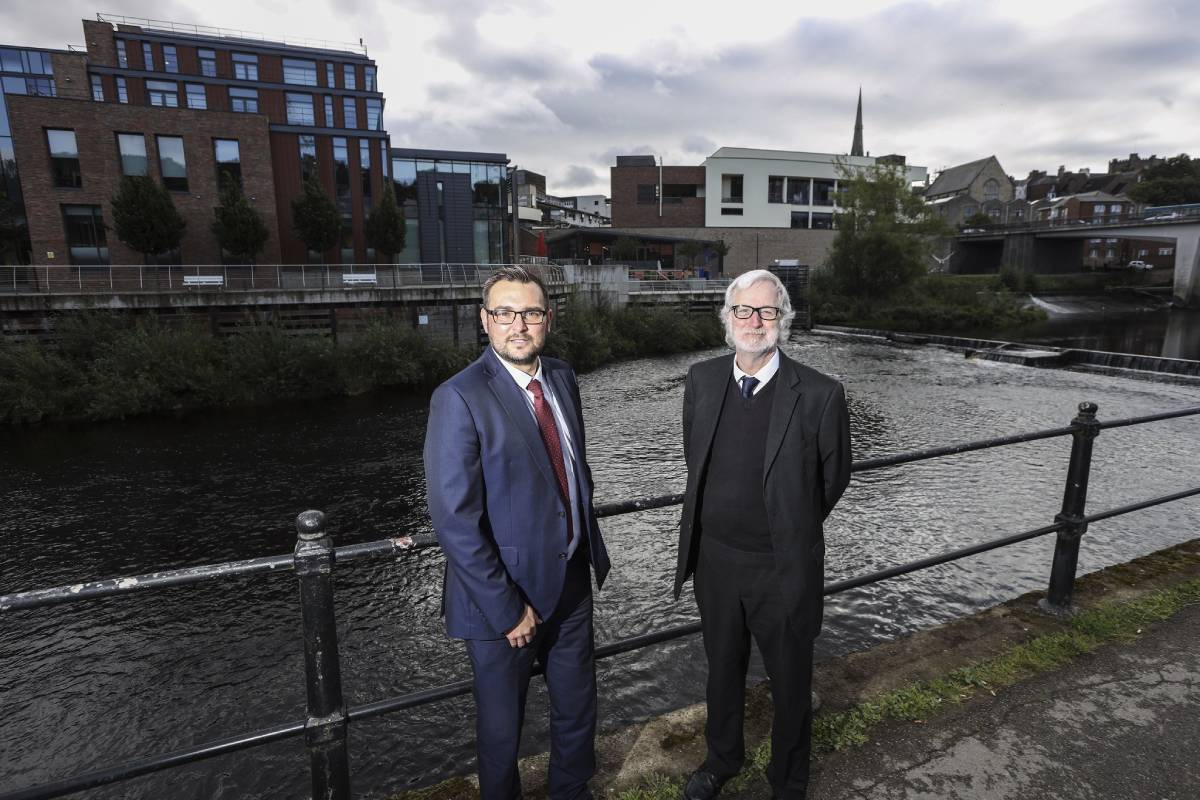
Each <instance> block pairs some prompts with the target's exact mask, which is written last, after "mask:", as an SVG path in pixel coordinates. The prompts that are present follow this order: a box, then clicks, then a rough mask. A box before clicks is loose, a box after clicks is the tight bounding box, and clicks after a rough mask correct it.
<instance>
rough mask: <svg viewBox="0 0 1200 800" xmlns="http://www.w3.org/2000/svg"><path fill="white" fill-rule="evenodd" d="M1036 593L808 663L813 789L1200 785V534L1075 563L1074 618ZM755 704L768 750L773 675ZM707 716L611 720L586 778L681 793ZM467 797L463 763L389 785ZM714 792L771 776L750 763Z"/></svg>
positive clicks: (1008, 795)
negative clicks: (415, 785) (438, 779)
mask: <svg viewBox="0 0 1200 800" xmlns="http://www.w3.org/2000/svg"><path fill="white" fill-rule="evenodd" d="M1041 596H1042V594H1041V593H1030V594H1026V595H1022V596H1021V597H1017V598H1015V599H1013V600H1010V601H1008V602H1006V603H1003V604H1001V605H998V606H995V607H993V608H990V609H987V610H985V611H982V612H980V613H978V614H975V615H973V616H971V617H967V618H964V619H961V620H957V621H954V622H951V623H948V624H945V625H941V626H938V627H936V628H932V629H930V630H926V631H921V632H918V633H916V634H913V635H910V636H907V637H904V638H902V639H898V640H896V641H893V642H889V643H886V644H882V645H879V646H876V647H874V648H871V649H870V650H866V651H863V652H859V653H853V654H850V655H848V656H844V657H841V658H835V659H832V660H829V661H826V662H823V663H821V664H818V665H817V669H816V675H815V688H816V690H817V692H818V693H819V694H820V696H821V698H822V709H821V711H820V713H819V714H818V722H817V731H818V733H817V744H818V750H822V751H824V752H819V753H818V755H817V757H816V759H815V761H814V772H813V782H812V785H811V791H810V797H811V798H813V799H814V800H835V799H836V800H851V799H853V800H863V799H864V798H889V799H890V798H905V799H906V800H908V799H910V798H911V799H913V800H915V799H916V798H962V799H963V800H968V799H974V798H988V799H989V800H1010V799H1011V800H1017V798H1021V799H1022V800H1024V799H1025V798H1032V797H1039V798H1040V797H1054V798H1064V799H1066V798H1093V797H1095V798H1099V797H1121V798H1155V799H1156V800H1175V799H1176V798H1178V800H1184V799H1185V798H1187V800H1194V798H1196V797H1200V761H1198V760H1197V759H1196V758H1195V750H1194V747H1195V742H1197V741H1200V713H1197V712H1198V711H1200V645H1197V642H1200V606H1198V605H1197V600H1200V539H1196V540H1193V541H1191V542H1187V543H1185V544H1182V545H1177V546H1175V547H1172V548H1168V549H1165V550H1162V551H1159V552H1157V553H1153V554H1151V555H1148V556H1145V557H1143V558H1140V559H1137V560H1135V561H1132V562H1130V563H1128V564H1121V565H1117V566H1113V567H1109V568H1107V569H1105V570H1101V571H1099V572H1095V573H1091V574H1089V575H1086V576H1084V577H1082V578H1080V579H1079V580H1078V582H1077V584H1076V592H1075V604H1076V607H1077V609H1078V610H1079V611H1080V614H1079V615H1078V616H1077V617H1076V618H1075V621H1072V620H1069V619H1063V618H1058V617H1053V616H1048V615H1046V614H1043V613H1042V612H1040V611H1039V610H1038V609H1037V605H1036V604H1037V601H1038V600H1039V599H1040V598H1041ZM1181 598H1182V599H1181ZM1172 603H1173V604H1174V605H1172ZM1080 620H1085V621H1086V624H1083V625H1081V624H1079V621H1080ZM602 691H603V689H602ZM747 717H748V719H747V730H746V736H747V746H748V748H749V749H750V750H751V751H753V750H755V749H756V748H757V754H758V755H759V757H760V758H761V756H762V755H763V742H764V741H765V739H766V735H767V732H768V730H769V727H770V718H771V704H770V700H769V687H768V686H766V685H765V684H764V685H760V686H757V687H754V689H753V690H752V691H751V692H750V695H749V700H748V708H747ZM703 726H704V708H703V706H702V705H697V706H692V707H689V708H684V709H681V710H679V711H675V712H672V713H670V714H667V715H665V716H662V717H658V718H655V719H652V720H649V721H647V722H645V723H642V724H639V725H634V726H631V727H629V728H625V729H622V730H619V731H615V732H612V733H609V734H605V735H603V736H602V737H600V740H599V756H600V768H599V773H598V775H597V777H596V780H595V781H594V782H593V791H594V792H595V793H596V795H597V797H608V798H623V800H659V798H664V799H665V798H675V797H678V796H679V795H678V793H679V789H678V786H679V785H680V779H681V778H682V777H683V776H686V775H687V773H688V772H690V771H691V770H692V769H694V768H695V766H696V765H698V764H699V763H700V762H701V760H702V759H703V755H704V735H703ZM546 759H547V757H546V756H545V755H540V756H534V757H531V758H529V759H526V760H525V761H523V763H522V776H523V783H524V786H525V789H526V791H525V796H526V797H527V798H542V797H545V796H546V795H545V774H546ZM751 760H753V759H751ZM475 796H477V794H476V791H475V788H474V783H473V778H472V777H465V778H455V779H451V780H449V781H446V782H444V783H442V784H439V785H437V786H432V787H429V788H427V789H424V790H419V791H415V792H408V793H405V794H403V795H400V796H399V798H396V800H401V798H403V800H434V799H435V798H437V799H438V800H442V799H448V798H471V797H475ZM722 797H727V798H731V799H732V800H738V798H741V799H742V800H760V799H761V800H768V798H769V797H770V791H769V789H768V788H767V786H766V782H765V780H764V779H763V777H762V771H761V769H760V768H756V767H754V766H749V767H747V769H746V770H745V771H744V772H743V777H742V778H741V779H740V780H739V781H738V782H737V783H736V785H732V786H730V787H727V789H726V791H725V792H724V793H723V795H722Z"/></svg>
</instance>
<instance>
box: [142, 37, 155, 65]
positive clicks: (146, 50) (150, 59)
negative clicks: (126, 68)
mask: <svg viewBox="0 0 1200 800" xmlns="http://www.w3.org/2000/svg"><path fill="white" fill-rule="evenodd" d="M142 63H143V64H145V66H146V69H148V70H153V69H154V48H152V47H151V46H150V43H149V42H142Z"/></svg>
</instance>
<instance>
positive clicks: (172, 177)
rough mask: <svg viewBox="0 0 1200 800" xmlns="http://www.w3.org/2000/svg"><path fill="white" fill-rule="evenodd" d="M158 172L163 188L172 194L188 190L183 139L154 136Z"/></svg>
mask: <svg viewBox="0 0 1200 800" xmlns="http://www.w3.org/2000/svg"><path fill="white" fill-rule="evenodd" d="M155 143H156V144H157V145H158V170H159V172H160V173H162V179H163V186H165V187H167V188H168V189H170V190H171V191H172V192H186V191H187V190H188V176H187V158H186V157H184V154H183V139H182V137H179V136H156V137H155Z"/></svg>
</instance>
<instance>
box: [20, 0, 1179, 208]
mask: <svg viewBox="0 0 1200 800" xmlns="http://www.w3.org/2000/svg"><path fill="white" fill-rule="evenodd" d="M94 1H95V0H87V2H81V0H57V1H56V2H54V3H40V4H38V7H39V8H40V9H45V10H37V11H33V10H30V6H31V5H32V4H31V3H28V2H23V3H20V4H19V5H20V6H21V11H20V13H19V14H18V13H16V12H15V6H16V5H18V4H16V3H10V4H7V6H8V7H7V9H6V10H4V11H0V31H3V33H0V39H2V40H3V42H4V43H6V44H32V45H37V46H47V47H64V46H65V45H67V44H80V43H82V40H83V36H82V29H81V27H80V24H79V20H80V19H82V18H84V17H89V18H90V17H94V14H95V12H96V11H97V10H101V11H104V10H108V11H113V12H119V13H122V14H125V15H128V16H144V17H153V18H155V19H167V20H172V21H179V22H188V23H195V24H201V25H211V26H220V27H226V28H236V29H241V30H247V31H254V32H260V33H268V34H276V35H278V34H285V35H287V36H289V37H292V36H295V37H312V38H320V39H329V40H337V41H351V42H355V41H357V40H358V39H359V38H360V37H361V38H362V39H363V41H364V42H365V44H366V45H367V48H368V50H369V53H370V55H371V56H372V57H373V58H374V59H375V61H376V62H377V64H378V66H379V80H380V86H381V88H382V89H383V92H384V95H385V97H386V98H387V108H386V113H385V123H386V127H387V129H388V131H389V132H390V133H391V136H392V143H393V146H405V147H430V148H444V149H463V150H481V151H487V152H503V153H506V154H507V155H508V156H509V158H510V159H511V160H512V162H513V163H514V164H517V165H519V166H521V167H525V168H528V169H532V170H534V171H537V172H541V173H544V174H545V175H546V176H547V188H548V190H549V191H550V192H551V193H556V194H563V195H569V194H583V193H593V192H596V193H600V192H602V193H605V194H607V193H608V168H609V167H610V166H612V165H613V164H614V157H615V156H616V155H617V154H628V153H649V154H654V155H657V156H660V157H662V158H663V159H665V162H666V163H667V164H699V163H701V162H702V161H703V160H704V158H705V157H706V156H708V155H710V154H711V153H712V152H713V150H715V149H716V148H717V147H721V146H734V147H762V148H772V149H781V150H808V151H816V152H833V153H843V152H847V151H848V150H849V148H850V141H851V137H852V133H853V124H854V104H855V99H856V96H857V93H858V88H859V86H860V85H861V86H862V90H863V104H864V128H865V143H866V149H867V150H868V151H869V152H871V153H872V154H874V155H883V154H885V153H903V154H905V155H907V156H908V159H909V163H910V164H917V165H921V166H927V167H929V168H930V171H931V172H933V171H936V170H938V169H941V168H943V167H948V166H953V165H955V164H959V163H962V162H964V161H970V160H973V159H975V158H980V157H984V156H988V155H992V154H995V155H996V156H997V157H999V159H1000V162H1001V163H1002V164H1003V165H1004V167H1005V169H1006V170H1007V171H1008V172H1009V173H1010V174H1012V175H1014V176H1017V177H1023V176H1025V175H1026V174H1028V172H1029V171H1030V170H1031V169H1045V170H1054V169H1056V168H1057V167H1058V166H1059V165H1060V164H1061V165H1065V166H1066V167H1067V168H1068V169H1078V168H1081V167H1090V168H1092V169H1093V170H1099V171H1102V170H1104V169H1105V168H1106V166H1107V162H1108V159H1110V158H1112V157H1114V156H1125V155H1128V154H1129V153H1131V152H1138V153H1141V154H1142V155H1149V154H1151V153H1157V154H1159V155H1168V154H1176V153H1180V152H1191V153H1192V154H1196V152H1197V151H1200V148H1198V147H1197V146H1196V141H1197V139H1196V137H1197V135H1198V133H1197V132H1200V47H1198V46H1197V33H1196V32H1197V30H1200V3H1193V2H1185V1H1184V0H1092V1H1091V2H1076V0H1055V1H1054V2H1047V1H1046V0H1038V1H1037V2H1027V1H1026V0H1009V2H1006V3H1003V4H996V3H983V2H978V1H977V0H971V1H967V0H944V1H942V0H925V1H918V2H887V1H886V0H874V1H872V0H864V1H863V2H858V0H841V2H823V3H812V2H783V0H775V1H774V2H770V1H769V0H736V2H728V3H720V4H716V3H714V4H708V3H701V2H697V1H696V0H686V2H685V1H684V0H596V1H595V2H578V1H576V2H564V1H563V0H558V1H557V2H552V1H551V0H236V2H235V0H207V1H206V2H199V0H123V2H120V3H108V4H106V5H107V6H113V7H112V8H98V7H96V6H95V5H94Z"/></svg>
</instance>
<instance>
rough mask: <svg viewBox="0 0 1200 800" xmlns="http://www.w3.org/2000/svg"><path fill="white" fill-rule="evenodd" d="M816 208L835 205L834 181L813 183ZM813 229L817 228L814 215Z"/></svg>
mask: <svg viewBox="0 0 1200 800" xmlns="http://www.w3.org/2000/svg"><path fill="white" fill-rule="evenodd" d="M812 204H813V205H814V206H831V205H833V181H825V180H814V181H813V201H812ZM813 227H814V228H815V227H817V223H816V215H813Z"/></svg>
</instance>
